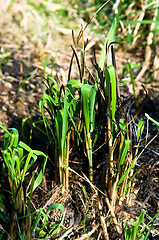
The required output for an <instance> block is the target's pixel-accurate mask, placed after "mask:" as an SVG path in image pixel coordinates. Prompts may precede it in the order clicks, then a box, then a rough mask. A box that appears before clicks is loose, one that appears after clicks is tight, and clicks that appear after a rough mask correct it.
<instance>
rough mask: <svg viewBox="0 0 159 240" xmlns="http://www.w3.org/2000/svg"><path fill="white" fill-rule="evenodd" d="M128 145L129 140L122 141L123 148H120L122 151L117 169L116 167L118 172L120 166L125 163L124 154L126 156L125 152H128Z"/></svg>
mask: <svg viewBox="0 0 159 240" xmlns="http://www.w3.org/2000/svg"><path fill="white" fill-rule="evenodd" d="M130 143H131V140H130V139H127V140H124V143H123V146H122V149H121V155H120V159H119V167H118V170H119V168H120V167H121V165H123V164H124V162H125V158H126V154H127V152H128V149H129V146H130Z"/></svg>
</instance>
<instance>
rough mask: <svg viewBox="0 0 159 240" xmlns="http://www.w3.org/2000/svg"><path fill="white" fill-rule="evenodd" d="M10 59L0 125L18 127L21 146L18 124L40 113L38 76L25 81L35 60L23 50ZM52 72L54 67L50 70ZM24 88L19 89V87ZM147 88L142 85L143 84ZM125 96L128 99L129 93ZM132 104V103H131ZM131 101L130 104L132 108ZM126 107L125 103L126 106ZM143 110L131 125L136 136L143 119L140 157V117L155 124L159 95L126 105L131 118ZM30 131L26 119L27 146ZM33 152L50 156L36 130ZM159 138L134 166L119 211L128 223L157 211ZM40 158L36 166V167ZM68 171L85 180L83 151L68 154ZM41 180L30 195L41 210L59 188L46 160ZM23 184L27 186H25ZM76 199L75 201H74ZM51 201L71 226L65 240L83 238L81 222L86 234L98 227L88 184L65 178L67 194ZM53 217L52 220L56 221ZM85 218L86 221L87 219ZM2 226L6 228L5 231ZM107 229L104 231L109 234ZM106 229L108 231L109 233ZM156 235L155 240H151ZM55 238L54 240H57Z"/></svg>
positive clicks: (99, 171) (101, 164)
mask: <svg viewBox="0 0 159 240" xmlns="http://www.w3.org/2000/svg"><path fill="white" fill-rule="evenodd" d="M9 51H10V58H9V61H8V62H6V61H5V60H4V61H2V65H1V70H2V76H1V78H0V123H2V124H3V125H4V126H5V127H6V128H11V127H14V128H17V129H18V130H19V133H20V140H22V141H24V139H23V136H22V119H24V118H25V117H27V116H29V115H32V118H33V121H37V120H40V119H41V114H40V111H39V106H38V104H39V100H40V98H41V96H42V93H43V91H44V86H43V80H42V79H43V78H42V76H43V72H42V71H41V70H40V69H38V72H37V75H38V76H39V75H40V76H41V77H38V78H35V77H33V78H31V79H30V81H29V82H27V80H26V81H25V80H24V79H27V78H28V77H29V76H31V74H32V72H33V71H34V70H35V66H34V58H35V55H34V54H33V53H32V52H31V53H30V55H29V60H28V59H25V58H24V55H23V57H22V52H23V49H22V48H21V49H20V52H17V51H16V52H15V50H14V49H10V50H9ZM56 70H57V74H58V69H56V65H55V71H56ZM22 83H24V84H23V87H20V86H21V84H22ZM145 88H146V85H145ZM127 91H128V90H127V89H123V94H125V92H126V95H128V94H129V93H128V92H127ZM140 94H141V96H138V97H139V98H140V97H141V99H144V97H143V96H142V95H145V92H144V91H141V93H140ZM129 95H130V94H129ZM132 102H133V100H132ZM132 102H131V103H132ZM128 104H130V103H128ZM141 106H142V109H141V111H140V112H139V114H138V116H137V118H136V120H134V125H133V126H134V129H133V132H134V134H135V121H138V120H139V119H143V120H145V128H144V134H143V137H142V143H141V145H140V149H139V152H141V151H142V149H143V148H144V146H145V138H146V136H147V125H146V121H147V120H146V117H145V113H147V114H149V115H150V116H151V117H152V118H154V119H155V120H156V121H158V122H159V94H158V92H157V91H155V88H154V90H151V91H150V92H149V94H148V96H147V99H146V101H145V100H141V101H140V106H139V108H136V107H135V104H132V106H131V114H132V116H133V115H135V114H136V113H137V112H138V110H139V109H140V107H141ZM30 128H31V121H30V120H28V121H27V123H26V125H25V127H24V135H25V139H26V141H27V143H28V142H29V134H30ZM158 131H159V129H158V127H157V126H156V125H155V124H153V123H152V122H149V126H148V139H147V141H148V142H149V141H150V140H151V139H152V138H153V137H154V136H155V135H156V134H158ZM0 134H1V137H0V150H1V155H0V166H2V161H3V160H2V146H3V134H4V132H3V131H2V130H0ZM30 147H31V148H32V149H36V150H41V151H43V152H44V153H46V154H47V155H49V156H51V151H50V148H49V144H48V139H47V137H46V136H44V135H43V134H42V133H40V132H39V131H38V130H36V129H35V128H33V133H32V140H31V143H30ZM158 159H159V136H158V137H157V138H156V139H155V140H154V141H153V142H152V143H151V144H150V145H149V146H148V147H147V148H146V149H145V151H144V152H143V154H142V155H141V157H140V159H139V160H138V164H137V166H136V169H135V170H136V171H137V170H138V169H140V171H139V173H138V174H137V175H136V177H135V179H134V180H133V181H134V182H135V188H134V191H135V189H138V191H137V194H136V197H135V199H134V202H133V204H132V205H131V206H129V207H128V206H126V204H125V206H123V208H122V209H120V210H119V215H120V211H124V212H125V214H126V216H130V219H131V220H132V219H134V221H135V219H136V217H137V216H139V214H140V212H141V210H142V209H143V208H144V209H145V210H146V211H147V212H146V217H145V223H147V222H148V221H149V220H150V219H151V218H152V217H153V216H154V215H155V214H156V213H157V212H158V211H159V160H158ZM106 160H107V156H105V155H102V152H100V151H99V153H98V154H97V155H95V156H94V183H95V185H96V186H97V187H99V189H101V190H102V191H104V181H105V179H104V174H105V162H106ZM40 161H41V160H40V159H39V164H40ZM69 164H70V166H71V168H72V169H74V170H75V171H77V172H78V173H80V174H82V172H83V173H84V174H85V175H86V176H88V172H87V169H88V162H87V158H86V156H85V155H84V152H83V148H82V146H81V148H79V149H78V151H77V150H76V151H75V152H73V153H72V154H70V163H69ZM45 172H46V173H45V181H44V182H43V184H42V185H41V188H38V189H37V190H36V191H35V194H34V196H33V201H34V204H35V206H36V208H39V207H42V206H44V205H45V203H46V202H47V201H48V200H49V198H50V197H51V195H52V194H53V192H55V191H56V189H57V188H58V186H57V185H56V184H55V182H54V164H53V162H52V161H51V157H50V160H48V162H47V166H46V171H45ZM26 184H27V183H26ZM83 187H85V189H86V192H87V193H88V195H89V200H88V199H87V198H86V196H85V194H84V192H83V190H82V188H83ZM77 198H78V200H77ZM54 202H60V203H62V204H63V205H64V207H65V209H66V216H65V219H64V226H65V227H71V226H75V227H76V228H74V230H73V232H72V233H71V234H70V235H69V236H70V237H69V238H66V239H76V238H78V237H80V236H81V234H83V227H82V226H83V225H81V226H80V227H79V225H80V223H81V221H82V220H83V219H84V218H85V228H86V232H90V231H91V229H92V226H95V225H96V224H97V223H100V220H99V213H98V209H97V199H96V196H94V193H93V191H92V189H91V188H90V186H89V184H88V183H86V182H84V181H83V180H82V179H81V178H79V177H77V176H76V175H75V174H73V173H70V188H69V192H67V193H64V194H63V195H61V193H60V191H59V192H58V193H57V194H56V196H55V199H53V203H54ZM10 204H11V203H10V201H9V199H8V203H7V206H8V207H7V208H8V209H7V210H8V214H9V205H10ZM106 213H107V206H106V204H105V203H104V205H103V215H106ZM56 215H57V216H56ZM58 215H59V213H58V212H57V214H54V215H53V216H52V217H51V221H57V220H58V217H59V216H58ZM86 216H87V217H86ZM4 227H5V226H4ZM111 227H112V226H111V225H110V226H109V228H110V229H111ZM154 229H155V230H154V231H153V232H152V234H150V236H149V239H156V240H157V239H158V234H156V233H157V232H158V233H159V222H158V221H157V222H156V224H155V226H154ZM108 230H109V229H108ZM99 231H100V228H98V230H96V231H95V232H94V233H93V235H92V236H91V239H97V237H98V234H99ZM110 232H111V238H110V239H117V238H118V236H117V234H116V233H115V232H114V231H110ZM155 235H156V236H155ZM58 237H59V236H58V235H56V237H55V239H58Z"/></svg>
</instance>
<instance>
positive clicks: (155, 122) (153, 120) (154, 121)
mask: <svg viewBox="0 0 159 240" xmlns="http://www.w3.org/2000/svg"><path fill="white" fill-rule="evenodd" d="M145 116H146V117H147V118H148V119H149V120H150V121H152V122H153V123H154V124H156V125H157V126H158V127H159V122H157V121H156V120H155V119H153V118H152V117H150V116H149V115H148V114H147V113H145Z"/></svg>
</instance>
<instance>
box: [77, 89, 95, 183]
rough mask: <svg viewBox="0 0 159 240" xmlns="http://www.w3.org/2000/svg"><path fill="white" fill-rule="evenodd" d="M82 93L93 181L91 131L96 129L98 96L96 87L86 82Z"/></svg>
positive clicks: (90, 172)
mask: <svg viewBox="0 0 159 240" xmlns="http://www.w3.org/2000/svg"><path fill="white" fill-rule="evenodd" d="M81 94H82V105H83V106H82V107H83V113H84V119H85V128H86V148H87V154H88V160H89V177H90V180H91V181H93V160H92V138H91V133H92V132H93V129H94V121H95V114H94V104H95V97H96V90H95V87H93V86H91V85H89V84H84V85H83V86H82V88H81Z"/></svg>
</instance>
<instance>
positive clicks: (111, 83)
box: [105, 65, 117, 120]
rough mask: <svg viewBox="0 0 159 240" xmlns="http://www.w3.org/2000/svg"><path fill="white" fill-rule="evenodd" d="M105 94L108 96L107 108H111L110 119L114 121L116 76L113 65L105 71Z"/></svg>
mask: <svg viewBox="0 0 159 240" xmlns="http://www.w3.org/2000/svg"><path fill="white" fill-rule="evenodd" d="M105 78H106V94H107V96H108V101H109V107H110V106H111V118H112V120H114V118H115V112H116V100H117V97H116V75H115V69H114V67H113V65H111V66H109V67H107V68H106V69H105Z"/></svg>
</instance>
